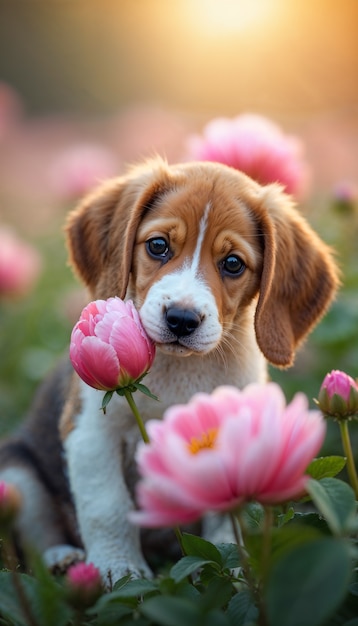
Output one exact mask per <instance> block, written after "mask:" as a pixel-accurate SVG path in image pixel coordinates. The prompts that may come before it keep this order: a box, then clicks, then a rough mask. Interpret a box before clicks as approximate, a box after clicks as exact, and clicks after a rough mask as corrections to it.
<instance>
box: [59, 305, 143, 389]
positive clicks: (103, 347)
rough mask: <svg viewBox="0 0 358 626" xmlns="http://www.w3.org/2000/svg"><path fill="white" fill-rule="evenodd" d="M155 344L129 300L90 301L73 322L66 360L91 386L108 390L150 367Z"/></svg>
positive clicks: (138, 377)
mask: <svg viewBox="0 0 358 626" xmlns="http://www.w3.org/2000/svg"><path fill="white" fill-rule="evenodd" d="M154 356H155V345H154V343H153V342H152V340H151V339H150V338H149V337H148V335H147V334H146V332H145V330H144V328H143V326H142V324H141V321H140V318H139V315H138V312H137V310H136V308H135V307H134V305H133V303H132V301H131V300H128V301H127V302H124V301H123V300H121V299H120V298H117V297H115V298H109V299H108V300H96V301H94V302H90V304H88V305H87V306H86V307H85V308H84V309H83V311H82V313H81V317H80V319H79V321H78V322H77V324H76V325H75V327H74V329H73V331H72V335H71V344H70V359H71V361H72V365H73V367H74V369H75V370H76V372H77V373H78V374H79V376H80V377H81V378H82V379H83V380H84V381H85V383H87V384H88V385H90V386H91V387H94V388H95V389H102V390H104V391H111V390H115V389H118V388H120V387H126V386H127V385H130V384H131V383H133V382H135V381H137V380H138V379H140V378H141V377H142V376H143V375H144V374H145V373H146V372H147V371H148V370H149V368H150V367H151V365H152V363H153V360H154Z"/></svg>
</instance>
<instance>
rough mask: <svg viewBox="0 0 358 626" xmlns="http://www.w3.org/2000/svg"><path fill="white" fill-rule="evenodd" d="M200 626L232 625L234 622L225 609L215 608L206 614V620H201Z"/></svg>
mask: <svg viewBox="0 0 358 626" xmlns="http://www.w3.org/2000/svg"><path fill="white" fill-rule="evenodd" d="M195 626H196V625H195ZM200 626H232V623H231V621H230V619H229V617H228V616H227V615H226V614H225V613H223V611H220V610H219V609H214V610H213V611H209V613H206V614H205V617H204V621H202V622H201V625H200Z"/></svg>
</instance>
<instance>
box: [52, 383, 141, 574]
mask: <svg viewBox="0 0 358 626" xmlns="http://www.w3.org/2000/svg"><path fill="white" fill-rule="evenodd" d="M81 403H82V404H81V411H80V412H79V413H78V414H77V415H76V416H75V418H74V428H73V429H72V430H71V431H70V432H69V434H68V435H67V437H66V438H65V441H64V448H65V452H66V455H67V464H68V471H69V480H70V485H71V489H72V493H73V497H74V501H75V507H76V512H77V518H78V524H79V529H80V533H81V537H82V541H83V544H84V547H85V550H86V560H87V562H92V563H94V564H95V565H96V566H97V567H98V568H99V569H100V571H101V574H102V577H103V579H104V581H105V582H106V583H107V584H108V583H110V581H113V582H115V581H116V580H118V579H119V578H120V577H122V576H124V575H125V574H128V573H132V574H133V575H134V576H141V575H150V569H149V567H148V565H147V563H146V562H145V560H144V557H143V556H142V553H141V549H140V538H139V530H138V528H136V527H134V526H132V525H131V524H130V523H129V521H128V519H127V515H128V512H129V510H131V509H133V507H134V505H133V502H132V499H131V497H130V495H129V492H128V489H127V486H126V483H125V479H124V475H123V467H122V465H123V463H122V461H123V459H122V447H123V445H122V443H123V438H124V437H125V436H126V433H127V430H128V428H129V429H130V427H131V426H132V422H131V421H130V416H128V408H127V406H126V403H125V402H124V401H123V399H122V398H119V397H116V398H113V400H112V402H111V404H110V405H109V407H108V409H107V413H106V415H104V414H103V412H102V411H101V410H100V404H101V394H100V393H99V392H98V391H96V390H94V389H91V388H90V387H88V386H87V385H85V384H84V383H81ZM126 415H127V417H125V416H126Z"/></svg>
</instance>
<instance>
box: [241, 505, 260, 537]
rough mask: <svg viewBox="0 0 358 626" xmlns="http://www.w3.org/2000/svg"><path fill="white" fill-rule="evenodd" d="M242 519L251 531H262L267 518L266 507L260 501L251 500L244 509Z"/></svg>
mask: <svg viewBox="0 0 358 626" xmlns="http://www.w3.org/2000/svg"><path fill="white" fill-rule="evenodd" d="M241 519H242V521H243V523H244V524H245V526H246V528H247V530H249V531H250V532H255V531H256V532H257V531H261V530H262V525H263V521H264V519H265V509H264V507H263V506H262V504H259V503H258V502H250V503H249V504H247V505H246V506H245V508H244V509H243V511H242V517H241Z"/></svg>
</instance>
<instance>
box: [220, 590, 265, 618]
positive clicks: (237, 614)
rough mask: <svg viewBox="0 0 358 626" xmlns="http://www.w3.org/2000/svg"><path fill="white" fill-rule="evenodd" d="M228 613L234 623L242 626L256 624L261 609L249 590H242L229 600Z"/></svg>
mask: <svg viewBox="0 0 358 626" xmlns="http://www.w3.org/2000/svg"><path fill="white" fill-rule="evenodd" d="M227 614H228V616H229V617H230V620H231V623H232V624H240V626H254V625H256V623H257V619H258V616H259V611H258V608H257V606H256V605H255V604H254V602H253V599H252V596H251V594H250V593H249V592H248V591H240V592H239V593H237V594H236V595H235V596H234V597H233V598H232V599H231V600H230V602H229V606H228V608H227Z"/></svg>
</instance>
